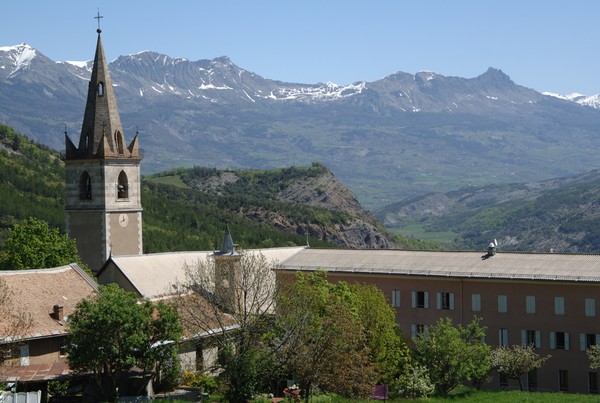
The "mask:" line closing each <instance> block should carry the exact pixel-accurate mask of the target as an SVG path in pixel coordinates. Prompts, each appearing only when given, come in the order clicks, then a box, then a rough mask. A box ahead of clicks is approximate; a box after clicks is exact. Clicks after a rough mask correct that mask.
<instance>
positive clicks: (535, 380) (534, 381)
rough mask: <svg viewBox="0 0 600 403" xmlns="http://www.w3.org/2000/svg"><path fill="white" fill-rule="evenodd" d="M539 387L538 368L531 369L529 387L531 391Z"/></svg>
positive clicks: (528, 380) (528, 376)
mask: <svg viewBox="0 0 600 403" xmlns="http://www.w3.org/2000/svg"><path fill="white" fill-rule="evenodd" d="M537 387H538V377H537V369H534V370H532V371H529V372H528V373H527V388H528V389H529V390H530V391H534V390H536V389H537Z"/></svg>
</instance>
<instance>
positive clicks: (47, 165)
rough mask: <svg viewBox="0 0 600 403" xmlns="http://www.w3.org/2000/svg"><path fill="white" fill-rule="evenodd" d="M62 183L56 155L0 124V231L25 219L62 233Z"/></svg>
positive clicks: (62, 173)
mask: <svg viewBox="0 0 600 403" xmlns="http://www.w3.org/2000/svg"><path fill="white" fill-rule="evenodd" d="M63 181H64V169H63V163H62V161H61V160H60V156H59V154H58V152H56V151H54V150H52V149H50V148H49V147H46V146H43V145H40V144H35V143H33V142H32V141H30V140H29V139H27V138H26V137H24V136H21V135H20V134H18V133H16V132H15V131H14V130H13V129H12V128H10V127H8V126H5V125H3V124H0V200H1V202H0V230H4V229H6V228H8V227H11V226H12V225H13V224H14V223H15V222H17V221H20V220H22V219H25V218H27V217H29V216H34V217H37V218H40V219H42V220H44V221H46V222H48V223H49V224H50V225H51V226H52V227H59V228H61V229H62V228H63V227H64V221H65V220H64V212H63V194H64V183H63Z"/></svg>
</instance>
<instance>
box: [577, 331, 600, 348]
mask: <svg viewBox="0 0 600 403" xmlns="http://www.w3.org/2000/svg"><path fill="white" fill-rule="evenodd" d="M598 340H600V335H597V334H594V333H579V346H580V350H581V351H586V350H587V349H588V348H590V347H592V346H595V345H596V344H598Z"/></svg>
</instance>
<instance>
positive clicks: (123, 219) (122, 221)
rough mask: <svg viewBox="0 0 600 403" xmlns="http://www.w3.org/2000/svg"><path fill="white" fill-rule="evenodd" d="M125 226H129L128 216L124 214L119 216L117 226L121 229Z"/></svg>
mask: <svg viewBox="0 0 600 403" xmlns="http://www.w3.org/2000/svg"><path fill="white" fill-rule="evenodd" d="M127 224H129V216H128V215H127V214H125V213H121V215H119V225H120V226H121V227H126V226H127Z"/></svg>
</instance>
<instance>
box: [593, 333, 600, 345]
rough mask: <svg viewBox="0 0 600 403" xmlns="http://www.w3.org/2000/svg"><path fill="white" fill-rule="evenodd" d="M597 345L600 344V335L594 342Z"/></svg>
mask: <svg viewBox="0 0 600 403" xmlns="http://www.w3.org/2000/svg"><path fill="white" fill-rule="evenodd" d="M594 341H595V343H596V345H598V344H600V334H597V335H596V340H594Z"/></svg>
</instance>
